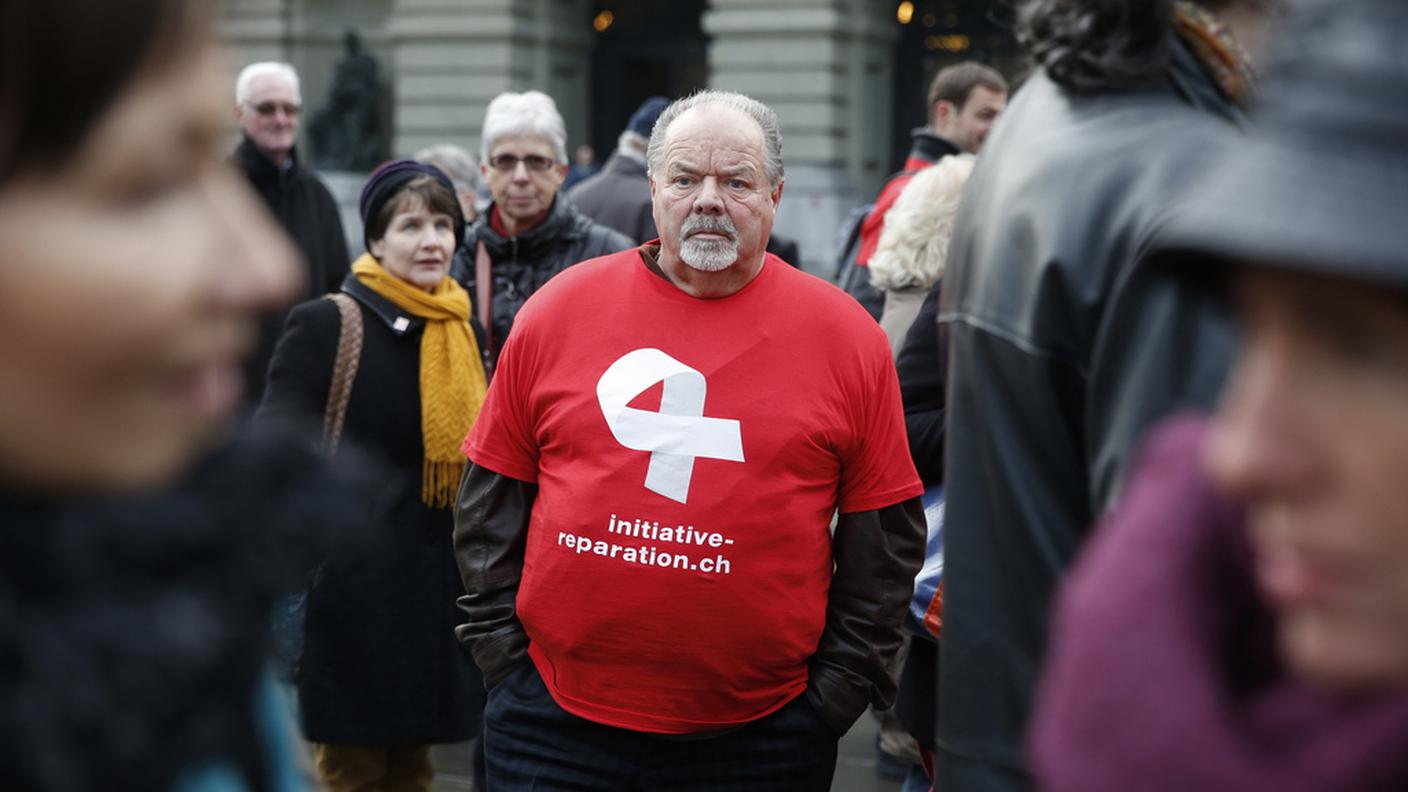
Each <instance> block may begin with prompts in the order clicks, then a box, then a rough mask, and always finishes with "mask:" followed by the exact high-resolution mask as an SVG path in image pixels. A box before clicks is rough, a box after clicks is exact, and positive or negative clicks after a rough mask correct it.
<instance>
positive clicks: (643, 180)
mask: <svg viewBox="0 0 1408 792" xmlns="http://www.w3.org/2000/svg"><path fill="white" fill-rule="evenodd" d="M567 197H568V198H570V199H571V200H572V203H573V205H575V206H576V207H577V211H579V212H581V213H582V214H584V215H586V216H587V217H590V218H591V219H592V220H594V221H596V222H597V223H600V224H601V225H604V226H609V227H611V228H614V229H616V230H617V231H620V232H621V233H623V234H625V235H626V236H628V237H630V238H631V239H634V240H635V243H636V244H637V245H643V244H645V243H646V242H649V241H650V240H652V239H654V238H655V236H656V233H655V215H654V214H652V213H651V204H650V180H649V178H648V177H647V176H646V174H645V163H644V162H641V161H637V160H633V159H631V158H630V157H623V156H621V155H620V154H619V153H618V154H612V155H611V158H610V159H608V160H607V161H606V165H605V166H603V167H602V169H601V171H600V172H599V173H597V174H596V175H595V176H592V177H591V178H588V179H583V180H582V181H581V182H579V183H578V184H577V186H575V187H573V188H572V189H571V190H569V191H568V192H567Z"/></svg>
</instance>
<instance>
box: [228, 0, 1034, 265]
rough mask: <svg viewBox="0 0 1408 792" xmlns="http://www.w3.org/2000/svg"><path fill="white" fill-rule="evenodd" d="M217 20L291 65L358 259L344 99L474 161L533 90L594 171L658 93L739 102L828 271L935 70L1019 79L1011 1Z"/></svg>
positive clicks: (812, 252)
mask: <svg viewBox="0 0 1408 792" xmlns="http://www.w3.org/2000/svg"><path fill="white" fill-rule="evenodd" d="M224 17H225V18H224V19H223V20H222V25H221V32H222V36H223V37H224V39H225V40H226V42H227V43H228V44H229V45H230V46H231V48H232V51H233V59H232V60H233V62H232V64H231V67H232V69H233V70H238V69H239V68H240V67H242V66H244V65H245V64H248V63H251V62H254V61H260V60H281V61H287V62H289V63H291V64H293V66H294V68H295V69H297V70H298V73H299V75H300V77H301V79H302V81H303V101H304V105H305V122H304V124H303V128H302V131H301V133H300V134H301V136H302V137H301V140H300V144H299V152H300V155H301V156H302V158H303V159H304V161H305V162H308V163H311V164H312V165H313V166H314V167H315V168H317V169H318V170H319V172H320V173H321V174H322V175H323V176H324V178H325V180H326V181H327V182H328V183H329V186H330V187H331V188H332V189H333V192H334V195H336V196H337V197H338V199H339V201H341V202H342V204H343V207H344V225H345V226H346V230H347V236H348V240H349V247H350V248H351V249H352V250H353V251H354V255H355V252H356V251H357V250H359V249H360V247H361V241H360V240H361V232H360V224H359V223H358V222H357V217H356V212H355V206H354V205H353V204H354V202H355V195H356V190H357V189H359V188H360V186H361V184H362V183H363V182H364V181H365V176H366V172H365V171H364V170H361V169H358V170H355V171H339V169H337V168H330V167H328V166H327V164H326V163H320V159H322V158H321V157H320V156H319V155H320V152H318V151H315V150H311V149H312V148H314V147H312V146H310V145H309V142H310V141H309V137H310V136H311V135H314V134H315V132H316V129H317V125H318V119H319V116H320V113H323V112H324V111H325V110H326V109H327V108H329V107H330V106H332V105H334V104H336V103H337V102H352V101H361V102H362V103H364V104H365V105H366V106H368V107H370V108H372V114H373V115H374V116H375V120H374V127H375V131H376V134H378V135H380V136H381V137H382V138H383V139H384V142H383V147H384V151H385V152H386V155H387V156H408V155H410V154H412V153H414V152H415V151H417V150H418V149H420V148H422V147H424V146H428V145H431V144H434V143H454V144H457V145H460V146H464V147H465V148H467V149H468V150H470V151H472V152H475V153H477V152H478V148H479V131H480V125H481V124H482V122H483V118H484V108H485V107H486V106H487V104H488V103H489V100H490V99H492V98H493V97H494V96H495V95H497V94H499V93H500V92H502V91H508V90H515V91H521V90H527V89H537V90H541V91H544V92H546V93H547V94H549V95H550V96H552V97H553V99H554V100H556V102H557V105H558V109H559V110H560V111H561V112H562V115H563V117H564V118H565V119H566V121H567V132H568V151H569V152H571V151H575V150H576V149H577V147H578V146H579V145H581V144H584V143H585V144H589V145H591V146H592V147H593V148H594V149H595V151H596V157H597V162H601V161H603V160H604V159H605V158H606V157H607V156H608V155H609V154H610V152H611V151H612V149H613V148H614V147H615V145H616V137H617V135H619V134H620V132H621V130H622V129H623V128H624V127H625V125H626V121H627V119H628V118H629V117H630V115H631V113H632V112H633V111H634V110H635V109H636V107H637V106H638V105H639V104H640V103H641V102H642V101H643V100H644V99H646V98H647V97H649V96H652V95H666V96H670V97H672V98H678V97H680V96H683V95H685V94H687V93H689V92H691V91H693V90H695V89H698V88H705V87H710V88H722V89H728V90H736V91H741V92H743V93H746V94H748V95H750V96H753V97H754V98H757V99H759V100H761V101H763V102H765V103H767V104H768V105H770V106H772V107H773V108H774V109H775V110H777V112H778V115H779V116H780V119H781V122H782V133H783V154H784V158H785V161H786V166H787V189H786V193H785V197H784V200H783V201H782V205H781V207H780V209H779V215H778V220H777V226H776V231H777V233H779V234H783V235H786V236H789V237H792V238H795V239H797V240H798V242H799V245H800V249H801V255H802V262H801V263H802V264H803V265H804V266H805V267H806V269H808V270H809V271H812V272H816V273H825V274H830V271H831V266H832V263H833V256H834V247H835V236H836V230H837V227H838V225H839V224H840V223H841V221H842V219H843V218H844V217H845V215H846V213H847V212H848V211H849V210H850V209H851V208H852V207H853V206H855V205H857V204H860V203H864V202H866V201H869V200H871V199H872V198H873V197H874V195H875V193H876V191H877V190H878V189H879V188H880V186H881V185H882V184H883V183H884V181H885V179H886V178H887V177H888V176H889V175H890V174H891V173H893V172H895V171H896V170H898V169H899V168H900V165H901V163H902V162H903V160H904V155H905V153H906V152H907V151H908V149H909V131H910V129H912V128H914V127H918V126H922V125H923V124H924V114H925V107H924V91H925V89H926V87H927V86H928V83H929V80H930V78H932V76H933V75H934V73H935V72H937V71H938V70H939V69H940V68H942V67H944V66H947V65H949V64H952V63H956V62H958V61H961V60H969V59H971V60H977V61H981V62H983V63H987V64H989V65H991V66H994V67H995V68H997V69H998V70H999V71H1001V72H1003V74H1004V75H1005V76H1007V77H1008V78H1009V80H1013V81H1014V82H1015V80H1016V79H1017V78H1019V77H1020V73H1021V71H1022V69H1023V65H1022V58H1021V55H1020V53H1019V51H1018V48H1017V43H1016V41H1015V39H1014V38H1013V36H1012V32H1011V24H1012V9H1011V5H1010V2H1009V0H904V2H896V1H895V0H668V1H667V0H473V1H470V0H230V2H229V3H228V4H227V5H226V10H225V12H224ZM349 33H353V34H355V36H356V39H357V41H356V42H353V44H352V47H353V48H354V50H355V52H354V53H353V54H352V55H351V56H349V49H348V47H349V43H348V38H349V37H348V34H349ZM339 72H341V73H342V75H343V76H342V78H341V80H337V79H335V78H336V77H337V76H338V75H339ZM233 79H234V71H232V73H231V83H232V84H233ZM349 82H351V83H352V84H353V85H354V86H355V88H353V89H348V88H346V87H344V86H346V85H347V84H348V83H349ZM335 85H338V86H339V90H341V91H342V92H343V95H342V96H340V97H339V96H337V95H335V92H334V86H335ZM349 92H350V93H351V94H353V95H351V96H348V95H347V93H349ZM369 123H372V122H369ZM231 139H232V140H233V139H234V138H233V133H232V138H231Z"/></svg>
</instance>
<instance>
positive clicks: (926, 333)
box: [895, 280, 948, 487]
mask: <svg viewBox="0 0 1408 792" xmlns="http://www.w3.org/2000/svg"><path fill="white" fill-rule="evenodd" d="M942 285H943V281H942V280H939V281H937V282H935V283H934V285H933V286H932V287H930V288H929V293H928V294H927V295H925V297H924V302H923V304H922V305H920V306H919V315H918V316H916V317H915V318H914V323H913V324H911V325H910V326H909V331H908V332H907V333H906V334H905V337H904V344H903V345H902V346H901V347H900V353H899V356H897V357H896V358H895V371H896V372H897V373H898V374H899V377H900V398H901V399H903V400H904V428H905V434H906V435H908V437H909V454H910V456H912V457H914V469H915V470H917V471H919V478H921V479H923V481H924V486H925V487H937V486H941V485H942V484H943V483H944V376H945V375H946V374H947V373H948V349H947V347H946V344H944V343H943V341H946V340H947V339H946V338H945V339H940V334H941V328H940V327H939V326H938V313H939V292H940V291H941V287H942Z"/></svg>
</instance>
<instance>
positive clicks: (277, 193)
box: [234, 62, 348, 404]
mask: <svg viewBox="0 0 1408 792" xmlns="http://www.w3.org/2000/svg"><path fill="white" fill-rule="evenodd" d="M302 110H303V100H302V97H301V95H300V94H299V91H298V73H297V72H295V71H294V70H293V67H292V66H289V65H288V64H286V63H271V62H266V63H254V64H250V65H249V66H246V67H245V69H244V71H242V72H240V76H239V79H238V80H237V81H236V83H235V121H236V122H238V123H239V125H240V130H241V132H242V133H243V140H241V141H240V145H239V148H237V149H236V150H235V154H234V162H235V165H236V166H238V167H239V169H240V170H241V171H243V172H244V174H245V176H247V177H248V178H249V181H250V184H252V185H253V186H254V189H255V191H256V192H258V193H259V195H260V196H261V197H262V198H263V199H264V202H265V203H266V204H268V206H269V211H270V212H272V213H273V215H274V217H276V218H278V220H279V223H280V224H281V225H282V226H283V227H284V230H285V231H287V232H288V235H289V236H290V237H292V238H293V241H294V244H296V245H297V246H298V249H299V250H300V251H302V253H303V258H304V260H305V263H306V264H307V267H308V269H307V281H306V292H305V294H304V295H303V296H302V297H301V298H300V299H312V298H313V297H317V296H319V295H321V294H325V293H327V292H331V291H337V290H338V288H339V287H340V286H341V285H342V279H343V278H345V277H347V269H348V255H347V240H346V237H344V236H343V233H342V219H341V216H340V215H339V214H338V209H337V202H336V201H335V200H333V197H332V194H331V193H329V192H328V190H327V188H326V187H324V186H323V184H322V182H320V181H318V178H317V177H316V176H314V175H313V173H312V172H311V171H309V170H307V169H305V168H303V167H302V166H301V165H300V164H299V162H298V156H297V154H296V153H295V152H294V143H295V142H296V140H297V138H298V122H299V119H300V116H301V114H302ZM282 327H283V313H282V312H279V313H277V314H271V315H269V316H266V317H265V318H264V321H263V322H262V324H261V327H260V334H259V345H258V348H257V349H256V350H255V353H254V354H253V355H251V356H250V358H249V360H248V362H247V364H246V371H245V382H247V383H248V392H247V393H246V400H247V403H248V404H258V403H259V398H260V395H261V394H262V393H263V390H264V374H265V369H266V368H267V367H268V365H269V358H270V357H271V356H272V355H273V353H274V344H275V343H276V342H277V341H278V338H279V333H280V330H281V329H282Z"/></svg>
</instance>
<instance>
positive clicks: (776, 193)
mask: <svg viewBox="0 0 1408 792" xmlns="http://www.w3.org/2000/svg"><path fill="white" fill-rule="evenodd" d="M786 184H787V181H786V180H785V179H784V180H783V181H780V182H778V183H777V186H776V187H774V188H773V191H772V193H771V194H770V195H769V196H768V197H770V198H772V211H773V212H774V213H776V212H777V205H778V204H779V203H781V202H782V188H783V187H784V186H786Z"/></svg>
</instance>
